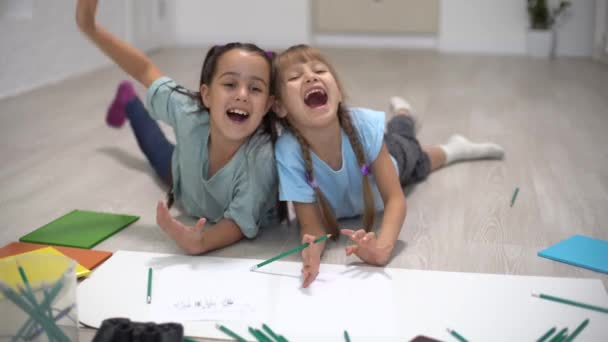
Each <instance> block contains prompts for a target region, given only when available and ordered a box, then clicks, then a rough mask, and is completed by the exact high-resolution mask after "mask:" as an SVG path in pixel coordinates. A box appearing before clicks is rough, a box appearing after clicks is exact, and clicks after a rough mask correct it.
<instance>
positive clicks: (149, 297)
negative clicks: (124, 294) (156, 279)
mask: <svg viewBox="0 0 608 342" xmlns="http://www.w3.org/2000/svg"><path fill="white" fill-rule="evenodd" d="M146 302H147V303H148V304H150V303H151V302H152V267H148V296H147V297H146Z"/></svg>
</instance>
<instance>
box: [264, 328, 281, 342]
mask: <svg viewBox="0 0 608 342" xmlns="http://www.w3.org/2000/svg"><path fill="white" fill-rule="evenodd" d="M262 329H263V330H264V331H265V332H266V333H267V334H268V335H270V337H272V338H273V339H275V340H277V341H280V340H281V339H280V337H279V335H277V334H276V333H275V332H274V331H273V330H272V329H270V327H269V326H267V325H266V324H262Z"/></svg>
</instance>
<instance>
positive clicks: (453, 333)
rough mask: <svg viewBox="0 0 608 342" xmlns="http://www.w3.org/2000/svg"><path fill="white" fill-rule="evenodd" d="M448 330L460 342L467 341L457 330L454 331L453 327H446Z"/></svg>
mask: <svg viewBox="0 0 608 342" xmlns="http://www.w3.org/2000/svg"><path fill="white" fill-rule="evenodd" d="M447 330H448V332H449V333H450V335H452V336H454V337H456V339H457V340H458V341H460V342H469V341H468V340H467V339H466V338H464V337H463V336H462V335H460V334H459V333H458V332H456V330H454V329H450V328H448V329H447Z"/></svg>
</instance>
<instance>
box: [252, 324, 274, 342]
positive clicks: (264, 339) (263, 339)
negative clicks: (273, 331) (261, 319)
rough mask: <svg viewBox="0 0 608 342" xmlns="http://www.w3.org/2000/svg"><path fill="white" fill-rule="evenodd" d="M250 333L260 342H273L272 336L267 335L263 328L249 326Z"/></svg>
mask: <svg viewBox="0 0 608 342" xmlns="http://www.w3.org/2000/svg"><path fill="white" fill-rule="evenodd" d="M249 333H250V334H251V335H253V337H255V338H256V340H258V341H259V342H272V339H270V337H268V336H266V335H265V334H264V333H263V332H262V331H261V330H259V329H255V328H252V327H249Z"/></svg>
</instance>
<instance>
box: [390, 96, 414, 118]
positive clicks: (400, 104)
mask: <svg viewBox="0 0 608 342" xmlns="http://www.w3.org/2000/svg"><path fill="white" fill-rule="evenodd" d="M390 103H391V111H393V114H395V113H398V112H402V111H403V110H407V111H408V113H409V114H410V115H413V114H414V110H413V109H412V105H411V104H410V103H409V102H407V101H406V100H405V99H404V98H402V97H399V96H393V97H391V100H390Z"/></svg>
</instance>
